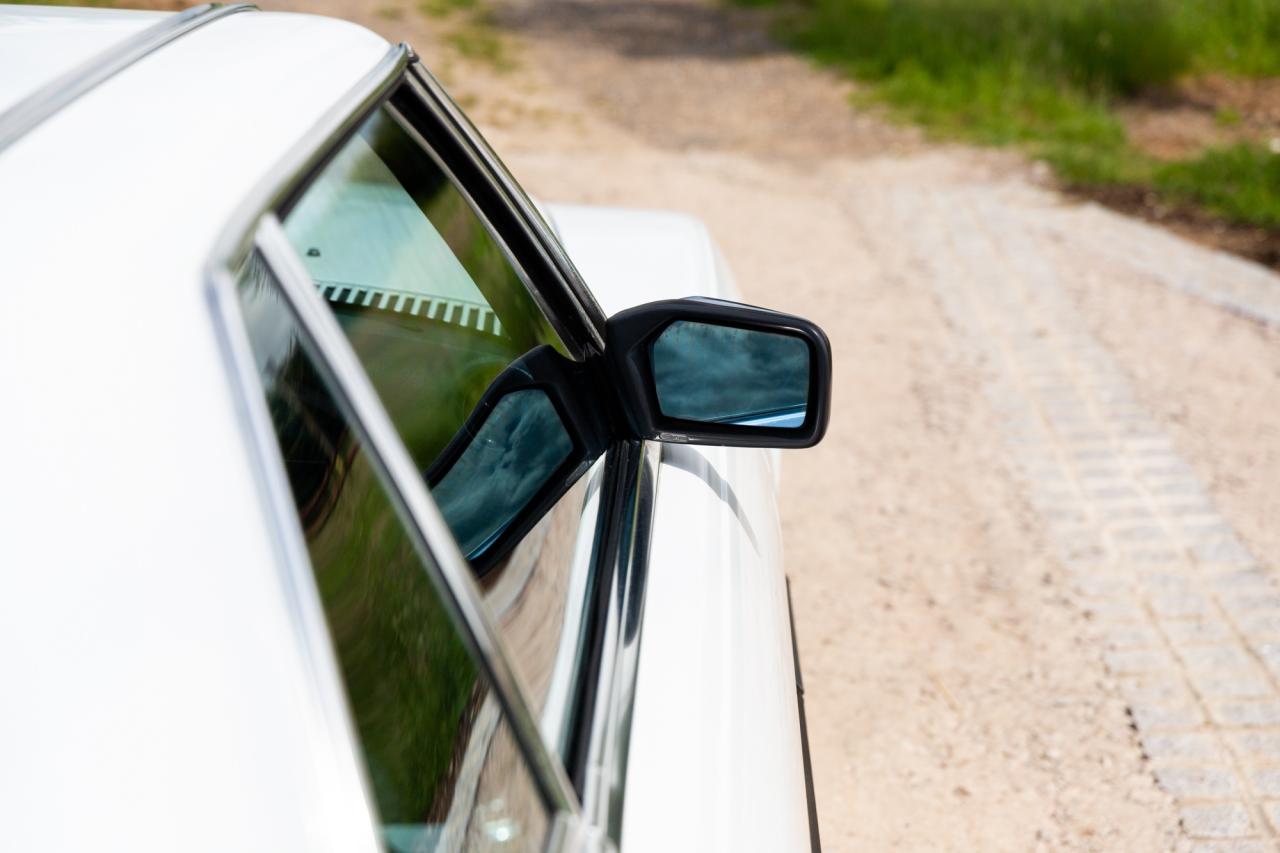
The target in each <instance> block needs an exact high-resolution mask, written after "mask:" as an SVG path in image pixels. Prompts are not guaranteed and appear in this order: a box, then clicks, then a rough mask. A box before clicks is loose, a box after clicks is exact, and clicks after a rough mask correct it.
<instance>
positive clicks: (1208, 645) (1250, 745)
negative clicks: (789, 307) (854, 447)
mask: <svg viewBox="0 0 1280 853" xmlns="http://www.w3.org/2000/svg"><path fill="white" fill-rule="evenodd" d="M890 194H891V195H892V196H893V198H892V201H891V204H890V207H891V208H892V209H895V211H896V214H897V216H896V220H897V221H896V222H895V223H894V224H896V225H897V226H898V227H902V228H908V227H909V228H911V229H913V230H914V231H915V234H916V239H915V240H914V241H913V245H914V247H915V257H914V264H913V266H914V267H915V268H916V269H918V270H920V271H921V273H922V274H923V275H925V276H926V277H927V278H928V280H929V281H930V282H931V283H932V284H933V286H934V287H935V290H936V292H937V295H938V297H939V299H940V301H941V302H942V304H943V306H944V310H945V311H946V313H947V314H948V316H949V317H950V318H951V320H952V322H953V323H955V325H956V326H957V327H958V328H959V330H960V331H961V332H962V333H964V334H965V336H966V337H967V338H968V339H969V341H970V342H972V343H973V344H974V345H976V346H977V348H978V351H979V355H980V356H981V358H982V359H983V360H984V362H985V363H986V366H987V368H988V373H989V376H990V381H989V385H988V389H987V390H988V393H989V397H990V400H991V403H992V405H993V407H994V408H995V409H996V411H997V412H998V414H999V416H1000V420H1001V422H1002V424H1003V427H1004V432H1005V436H1004V437H1005V439H1006V442H1007V444H1008V446H1009V448H1010V451H1011V455H1012V458H1013V460H1014V463H1015V470H1016V473H1017V474H1018V475H1019V478H1020V480H1021V481H1022V482H1023V483H1024V484H1025V488H1026V493H1027V497H1028V499H1029V500H1030V502H1031V504H1032V506H1033V507H1034V508H1035V510H1036V511H1037V513H1038V514H1039V516H1040V518H1041V520H1042V523H1043V526H1044V529H1045V530H1046V531H1047V535H1048V537H1049V539H1050V540H1051V541H1050V545H1051V546H1052V547H1054V548H1056V549H1057V551H1058V555H1059V558H1060V560H1061V561H1062V563H1063V564H1064V566H1065V567H1066V568H1067V570H1068V572H1069V573H1070V578H1071V583H1072V586H1073V587H1074V590H1075V592H1076V593H1077V595H1078V597H1079V600H1080V601H1081V603H1082V605H1083V606H1084V607H1085V608H1086V611H1087V614H1088V616H1089V618H1090V621H1091V623H1092V624H1093V625H1094V626H1096V630H1097V639H1098V640H1099V643H1098V645H1099V648H1100V649H1101V650H1102V654H1103V657H1104V663H1105V666H1106V669H1107V670H1108V671H1109V673H1110V674H1111V676H1112V677H1113V678H1114V682H1115V685H1116V687H1117V689H1118V690H1119V692H1120V694H1121V695H1122V696H1123V697H1124V699H1125V701H1126V702H1127V703H1128V706H1129V710H1130V714H1131V717H1132V721H1133V726H1134V728H1135V730H1136V731H1137V734H1138V739H1139V742H1140V744H1141V748H1142V750H1143V753H1144V755H1145V757H1146V758H1147V760H1148V762H1149V765H1150V767H1151V770H1152V772H1153V774H1154V776H1155V779H1156V781H1157V782H1158V784H1159V785H1160V786H1161V787H1162V788H1164V789H1165V790H1166V791H1167V792H1168V793H1169V794H1170V795H1172V796H1173V797H1174V799H1175V801H1176V802H1177V805H1178V812H1179V816H1180V820H1181V829H1182V833H1183V841H1182V842H1181V844H1182V846H1181V847H1180V848H1179V849H1185V850H1193V851H1202V850H1203V851H1227V850H1231V851H1255V850H1259V851H1261V850H1267V851H1274V850H1277V849H1280V847H1278V846H1277V845H1278V842H1277V839H1278V838H1280V689H1278V685H1280V589H1278V588H1277V585H1276V583H1275V582H1274V580H1273V578H1272V577H1271V576H1270V574H1269V573H1268V572H1266V571H1265V570H1264V569H1263V568H1261V567H1260V566H1259V565H1258V564H1257V562H1256V561H1255V560H1254V558H1253V557H1252V556H1251V554H1250V553H1249V551H1248V550H1247V549H1246V548H1245V546H1244V545H1243V544H1242V543H1241V542H1240V540H1239V539H1238V538H1237V536H1236V534H1235V533H1234V531H1233V530H1232V528H1231V526H1230V525H1229V524H1228V523H1227V522H1226V521H1225V520H1224V519H1223V518H1222V517H1221V515H1220V514H1219V512H1218V511H1217V510H1216V509H1215V507H1214V505H1213V502H1212V501H1211V499H1210V498H1209V496H1208V494H1207V493H1206V491H1205V488H1204V487H1203V485H1202V484H1201V483H1200V482H1199V481H1198V479H1197V477H1196V475H1195V474H1194V473H1193V471H1192V470H1191V468H1190V467H1189V466H1188V465H1187V463H1186V462H1185V461H1184V460H1183V459H1181V458H1180V457H1179V454H1178V452H1177V451H1176V450H1175V449H1174V447H1173V445H1172V444H1171V442H1170V439H1169V437H1168V436H1167V435H1166V434H1165V433H1164V431H1163V430H1162V428H1161V427H1160V426H1159V425H1158V424H1157V423H1156V422H1155V421H1154V420H1153V418H1152V417H1150V416H1149V414H1148V413H1147V412H1145V411H1144V410H1143V408H1142V407H1141V406H1140V405H1139V404H1138V403H1137V402H1135V397H1134V393H1133V391H1132V389H1131V387H1130V384H1129V381H1128V378H1127V377H1126V376H1125V375H1124V373H1123V372H1122V371H1121V369H1120V368H1119V367H1118V366H1117V364H1116V363H1115V362H1114V361H1113V359H1112V358H1111V356H1110V355H1109V354H1108V352H1107V351H1106V350H1105V349H1104V348H1103V347H1102V346H1101V345H1100V344H1099V343H1098V342H1097V341H1096V340H1095V339H1094V338H1093V337H1092V335H1091V334H1090V332H1089V331H1088V330H1087V329H1086V327H1085V325H1084V323H1083V321H1082V319H1081V318H1080V317H1079V316H1078V314H1077V311H1076V309H1075V307H1074V305H1073V304H1072V301H1071V299H1070V297H1069V296H1068V294H1067V292H1066V290H1065V289H1064V287H1063V285H1062V282H1061V280H1060V277H1059V276H1060V275H1062V274H1064V273H1063V272H1061V271H1060V270H1059V269H1056V268H1054V267H1052V266H1050V265H1049V263H1048V262H1047V261H1045V260H1044V255H1043V253H1042V252H1040V251H1038V248H1037V241H1038V240H1039V239H1041V238H1042V236H1043V234H1044V233H1045V229H1044V228H1043V227H1041V225H1042V224H1043V223H1041V224H1037V223H1036V221H1035V220H1034V219H1031V218H1028V217H1026V215H1025V211H1020V212H1019V215H1018V216H1017V217H1015V216H1013V215H1012V214H1011V213H1010V212H1009V211H1010V208H1009V207H1007V206H1005V205H1002V204H1001V203H1000V200H999V197H998V196H993V195H992V194H991V193H990V192H986V191H984V192H977V191H974V190H972V189H967V188H964V187H959V188H954V189H951V188H943V189H939V190H938V191H936V192H930V193H928V194H927V195H925V194H921V193H919V192H914V193H896V192H893V191H890ZM1095 224H1097V223H1095ZM1104 224H1105V222H1104ZM1095 230H1096V231H1099V232H1100V233H1099V235H1098V239H1097V240H1096V241H1092V242H1090V243H1088V250H1089V251H1099V252H1117V251H1120V247H1119V245H1118V243H1117V242H1116V241H1115V235H1114V234H1107V233H1106V232H1105V230H1103V229H1095ZM1171 242H1172V241H1171ZM1131 260H1132V263H1135V264H1145V263H1152V259H1150V258H1148V257H1145V256H1143V257H1135V258H1133V259H1131ZM1224 260H1227V259H1224ZM1228 262H1229V263H1232V264H1234V263H1237V262H1236V261H1234V260H1233V259H1230V260H1228ZM1169 267H1170V265H1166V266H1165V267H1163V268H1162V269H1168V268H1169ZM1173 268H1174V269H1179V268H1178V267H1176V266H1175V267H1173ZM1180 269H1181V271H1180V272H1176V273H1173V274H1172V276H1171V278H1172V279H1173V280H1171V281H1170V282H1167V283H1169V284H1173V285H1174V286H1179V284H1178V282H1181V283H1182V285H1185V289H1187V290H1194V289H1195V288H1210V287H1212V286H1213V279H1212V278H1211V271H1209V270H1204V269H1195V268H1190V267H1182V268H1180ZM1165 275H1166V276H1169V274H1165ZM1273 292H1274V289H1273ZM1200 295H1206V294H1200ZM1212 295H1213V296H1214V297H1215V298H1214V301H1216V302H1218V303H1219V304H1223V305H1224V306H1225V305H1230V306H1231V307H1232V308H1233V309H1234V310H1240V311H1241V313H1246V314H1251V313H1252V311H1251V308H1252V307H1253V306H1257V305H1260V306H1262V307H1261V309H1259V310H1260V312H1262V313H1265V312H1269V311H1271V310H1273V306H1272V305H1271V304H1268V303H1267V302H1266V299H1267V298H1270V297H1265V296H1258V297H1257V298H1254V299H1252V302H1251V304H1250V305H1241V304H1239V303H1240V302H1242V301H1246V300H1242V298H1241V296H1240V294H1233V293H1217V292H1215V293H1214V294H1212ZM1247 296H1249V297H1250V298H1252V297H1253V296H1254V295H1253V294H1248V295H1247ZM1257 319H1260V320H1263V321H1268V320H1270V319H1271V318H1270V317H1265V316H1264V317H1257Z"/></svg>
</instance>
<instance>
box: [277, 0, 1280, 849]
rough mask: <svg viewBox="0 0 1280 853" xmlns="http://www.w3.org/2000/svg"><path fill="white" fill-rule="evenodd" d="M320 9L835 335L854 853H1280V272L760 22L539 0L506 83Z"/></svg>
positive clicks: (505, 143) (798, 557)
mask: <svg viewBox="0 0 1280 853" xmlns="http://www.w3.org/2000/svg"><path fill="white" fill-rule="evenodd" d="M397 3H400V4H401V5H397ZM268 5H273V6H279V5H284V4H275V3H272V4H268ZM294 5H295V6H300V5H303V4H294ZM305 6H306V8H307V9H308V10H312V11H320V12H323V13H327V14H337V15H342V16H345V17H349V18H353V19H356V20H360V21H362V22H363V23H365V24H366V25H369V26H371V27H373V28H375V29H378V30H381V31H383V32H384V33H387V34H388V35H389V36H391V37H393V38H408V39H409V40H411V41H412V42H413V43H414V44H415V45H417V46H419V48H420V50H421V52H422V53H423V54H424V55H425V56H426V58H427V61H428V63H429V64H430V65H432V67H433V68H435V69H436V70H437V71H438V72H439V73H441V74H442V76H443V77H444V78H445V80H446V83H447V85H449V86H450V88H451V89H453V91H454V92H455V94H457V95H458V96H459V97H460V99H461V100H462V101H463V103H464V105H465V106H467V108H468V109H469V111H470V112H471V113H472V115H473V117H475V118H476V119H477V120H478V123H479V124H480V125H481V126H482V127H483V128H484V129H485V131H486V133H487V134H488V135H489V136H490V138H491V140H492V141H493V142H494V144H495V147H496V148H497V149H498V150H499V152H501V153H502V155H503V157H504V159H506V161H507V162H508V165H509V166H511V168H512V170H513V171H514V172H515V174H516V175H517V177H518V178H520V179H521V180H522V182H524V183H525V184H526V186H528V187H529V188H530V189H531V190H532V191H533V192H534V193H536V194H537V195H539V196H541V197H543V198H546V199H549V200H555V201H574V202H585V203H601V204H618V205H627V206H640V207H663V208H676V209H681V210H685V211H689V212H692V213H694V214H696V215H698V216H700V217H702V218H703V219H704V220H706V222H707V223H708V224H709V226H710V228H711V231H712V232H713V234H714V235H715V237H716V238H717V239H718V240H719V241H720V243H721V244H722V246H723V248H724V250H725V254H726V256H727V257H728V259H729V262H730V264H731V265H732V266H733V268H734V269H735V271H736V273H737V275H738V278H739V281H740V284H741V286H742V288H743V290H744V292H745V294H746V296H747V298H748V299H749V300H750V301H752V302H755V303H758V304H761V305H767V306H770V307H775V308H779V309H782V310H786V311H791V312H795V313H798V314H802V315H805V316H808V317H811V318H814V319H816V320H818V321H820V322H821V323H823V325H824V326H825V328H826V329H827V331H828V333H829V334H830V336H831V339H832V342H833V345H834V348H835V353H836V356H835V375H836V382H837V387H836V395H835V404H834V411H833V417H832V427H831V432H830V434H829V436H828V438H827V440H826V442H825V443H824V444H823V445H822V446H821V447H819V448H818V449H816V450H813V451H806V452H803V453H793V454H790V455H788V456H786V458H785V461H784V466H785V472H784V480H785V482H784V495H783V514H784V519H783V525H784V536H785V542H786V549H787V564H788V571H789V573H790V574H791V576H792V580H793V592H794V595H795V604H796V610H797V613H796V617H797V621H798V624H799V634H800V636H799V641H800V650H801V657H802V661H803V665H804V667H805V683H806V686H807V687H808V698H807V702H808V709H809V715H810V720H809V723H810V735H811V738H812V748H813V761H814V770H815V775H816V785H817V796H818V807H819V812H820V818H821V825H822V835H823V842H824V846H825V849H827V850H828V851H842V850H855V849H863V850H885V849H903V850H957V851H961V850H963V851H968V850H984V851H987V850H1009V851H1027V850H1041V849H1043V850H1108V851H1111V850H1115V851H1147V850H1174V849H1177V850H1206V851H1209V850H1222V851H1225V850H1237V851H1252V850H1271V851H1274V850H1277V849H1278V848H1277V837H1278V836H1280V831H1278V827H1280V823H1277V821H1278V820H1280V810H1278V809H1280V689H1278V684H1280V682H1278V681H1277V675H1280V590H1277V588H1276V585H1275V582H1274V580H1273V577H1272V570H1273V569H1274V568H1275V567H1276V566H1277V565H1278V558H1280V527H1278V526H1277V525H1276V524H1275V521H1274V520H1275V518H1276V517H1277V514H1278V513H1280V477H1277V476H1276V474H1275V472H1276V471H1277V465H1278V463H1280V427H1278V426H1277V421H1276V419H1275V417H1274V412H1275V409H1276V404H1277V401H1280V346H1278V345H1280V338H1278V336H1277V333H1276V328H1277V327H1276V325H1275V324H1276V323H1277V322H1280V280H1277V279H1276V278H1275V277H1274V276H1272V275H1271V274H1270V273H1266V272H1264V271H1263V270H1261V269H1260V268H1256V267H1253V266H1251V265H1248V264H1246V263H1244V262H1241V261H1239V260H1237V259H1234V258H1230V257H1226V256H1222V255H1218V254H1215V253H1212V252H1209V251H1208V250H1205V249H1202V248H1199V247H1197V246H1193V245H1191V244H1189V243H1186V242H1184V241H1182V240H1180V239H1178V238H1175V237H1172V236H1171V235H1168V234H1166V233H1164V232H1161V231H1159V230H1156V229H1153V228H1151V227H1149V226H1146V225H1143V224H1141V223H1138V222H1135V221H1131V220H1127V219H1125V218H1123V217H1120V216H1118V215H1116V214H1113V213H1110V212H1108V211H1105V210H1102V209H1100V208H1097V207H1095V206H1092V205H1080V204H1078V203H1076V202H1070V201H1067V200H1064V199H1063V198H1061V197H1060V196H1058V195H1057V194H1056V193H1055V192H1054V191H1053V190H1052V189H1051V188H1050V187H1048V186H1045V185H1044V179H1043V176H1041V175H1039V174H1038V173H1037V170H1036V169H1035V168H1033V167H1031V166H1029V165H1028V164H1026V163H1024V162H1022V161H1020V160H1018V159H1017V158H1016V157H1013V156H1011V155H1007V154H998V153H990V152H980V151H974V150H971V149H965V148H959V147H943V146H937V145H932V144H926V143H925V142H924V141H922V140H921V139H920V138H919V137H918V136H917V135H916V134H915V133H913V132H911V131H909V130H905V129H902V128H897V127H892V126H889V125H887V124H885V123H883V122H881V121H879V120H877V119H875V118H874V117H872V116H868V115H864V114H859V113H857V112H855V111H854V110H853V109H852V108H850V107H849V105H848V97H847V96H848V89H847V86H846V84H843V83H840V82H837V81H835V80H833V79H832V78H830V77H828V76H827V75H825V74H823V73H820V72H818V71H815V70H813V69H812V68H811V67H809V66H808V65H807V64H806V63H804V62H803V61H801V60H798V59H795V58H793V57H791V56H789V55H787V54H786V53H784V52H781V51H780V50H778V49H777V48H776V47H775V46H774V45H773V44H772V43H771V42H770V41H769V40H768V39H767V38H766V37H764V36H763V35H762V34H761V33H762V28H761V26H760V22H759V20H758V19H757V18H754V17H753V16H752V15H750V14H746V13H731V12H726V11H724V10H721V9H718V8H715V7H711V6H705V5H701V4H699V3H696V2H690V0H543V2H531V0H505V2H504V4H503V5H501V6H498V7H496V16H497V17H496V19H497V21H498V23H499V25H500V27H501V29H502V31H503V32H504V33H505V34H506V35H504V36H503V38H504V40H505V41H504V44H505V45H506V52H507V55H508V56H509V57H510V58H511V60H512V61H513V62H514V63H515V66H516V68H515V70H514V71H508V72H498V71H496V70H493V69H491V68H489V67H487V66H485V65H484V64H483V63H479V64H477V63H475V62H470V61H466V60H463V59H462V58H460V57H459V56H457V55H456V53H454V52H453V51H452V49H451V48H449V47H448V46H447V45H446V44H445V43H444V42H443V41H442V39H441V38H440V32H441V29H442V27H444V28H447V27H448V26H451V25H449V24H443V25H442V24H441V23H440V22H438V21H432V20H430V19H428V18H425V17H422V16H421V15H420V13H418V12H416V11H415V10H414V7H413V6H412V5H411V4H409V3H408V2H407V0H388V2H386V3H383V4H382V5H379V6H378V7H377V9H376V10H375V9H374V8H373V7H372V6H369V5H366V4H360V3H356V2H354V0H322V1H321V2H307V3H306V4H305Z"/></svg>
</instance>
